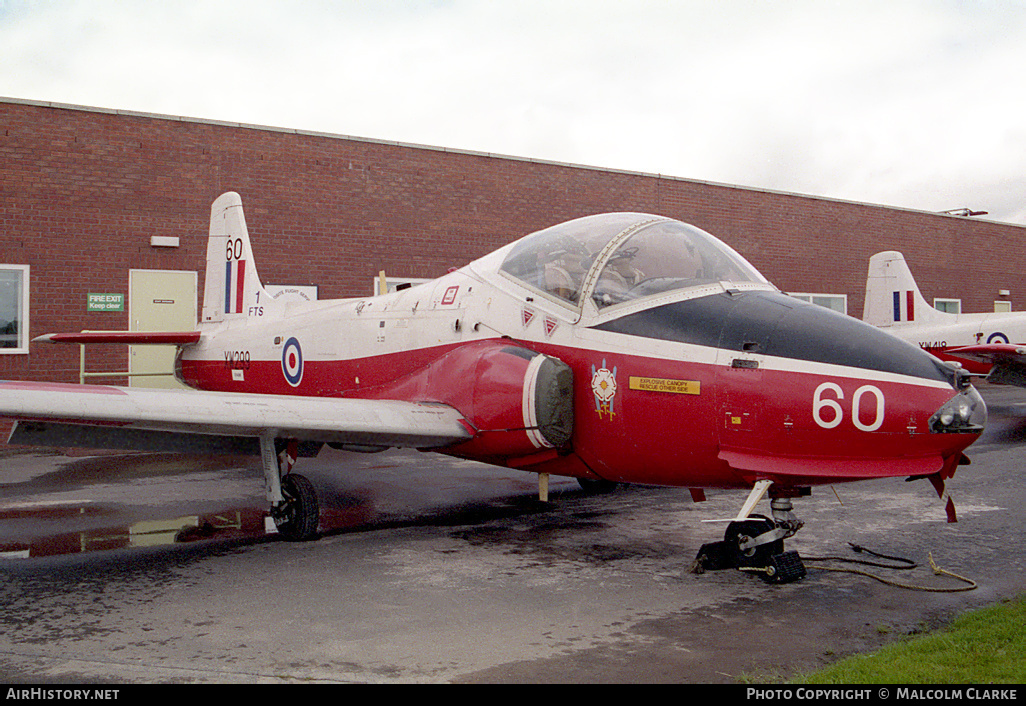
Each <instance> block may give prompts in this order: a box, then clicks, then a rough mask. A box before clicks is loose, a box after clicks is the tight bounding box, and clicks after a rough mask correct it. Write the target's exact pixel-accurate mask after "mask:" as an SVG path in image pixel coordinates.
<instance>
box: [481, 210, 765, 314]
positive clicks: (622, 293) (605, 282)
mask: <svg viewBox="0 0 1026 706" xmlns="http://www.w3.org/2000/svg"><path fill="white" fill-rule="evenodd" d="M501 270H502V271H503V272H505V273H506V274H508V275H510V276H511V277H514V278H515V279H518V280H520V281H521V282H523V283H525V284H527V285H528V286H530V287H532V288H533V289H536V290H538V291H540V292H543V293H545V294H547V295H549V296H551V297H554V298H556V299H557V300H559V301H561V302H565V303H567V304H571V305H573V306H581V305H582V303H583V299H584V298H586V297H591V299H592V301H594V302H595V305H596V306H597V307H598V308H599V309H603V308H605V307H609V306H613V305H615V304H621V303H624V302H629V301H633V300H635V299H640V298H643V297H648V296H652V295H654V294H662V293H665V292H670V291H673V290H679V289H690V288H693V287H699V286H702V285H709V284H714V283H725V284H726V283H730V284H746V283H753V284H760V285H768V284H769V283H768V282H767V281H766V279H765V278H764V277H763V276H762V275H761V274H759V272H758V271H757V270H756V269H755V268H754V267H752V266H751V265H750V264H749V263H748V262H747V261H746V260H745V259H744V258H743V257H741V256H740V255H738V254H737V253H736V252H735V251H734V250H732V249H731V248H730V247H729V246H727V245H726V244H725V243H723V242H721V241H719V240H717V239H716V238H714V237H713V236H711V235H709V234H708V233H706V232H705V231H702V230H700V229H698V228H695V227H694V226H690V225H687V224H685V223H682V222H680V221H675V220H671V219H668V218H663V217H660V216H651V215H647V214H643V213H608V214H602V215H598V216H588V217H586V218H579V219H577V220H574V221H569V222H567V223H561V224H559V225H556V226H552V227H551V228H546V229H545V230H541V231H538V232H537V233H533V234H531V235H529V236H527V237H525V238H523V239H522V240H520V241H519V242H518V243H517V244H516V245H515V246H514V247H513V248H512V249H511V250H510V251H509V254H508V255H507V256H506V259H505V260H503V263H502V267H501Z"/></svg>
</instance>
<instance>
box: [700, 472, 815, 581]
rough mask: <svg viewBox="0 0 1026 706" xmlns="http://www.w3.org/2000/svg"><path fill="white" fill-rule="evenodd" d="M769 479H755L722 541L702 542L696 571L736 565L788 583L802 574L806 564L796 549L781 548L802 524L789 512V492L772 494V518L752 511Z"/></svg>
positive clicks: (736, 567)
mask: <svg viewBox="0 0 1026 706" xmlns="http://www.w3.org/2000/svg"><path fill="white" fill-rule="evenodd" d="M771 483H772V482H771V481H760V482H759V483H756V485H755V488H753V489H752V492H751V494H750V495H749V496H748V500H747V501H746V502H745V505H744V507H743V508H742V511H741V512H740V513H739V514H738V516H737V517H736V518H735V519H734V520H733V521H732V522H730V524H728V525H727V530H726V532H724V534H723V541H721V542H712V543H710V544H703V545H702V548H701V549H700V550H699V552H698V556H697V557H696V558H695V561H694V563H693V565H692V570H693V571H694V572H695V573H702V572H704V571H716V570H720V569H738V570H740V571H745V572H750V573H755V574H758V575H759V576H760V577H761V578H762V579H763V580H765V581H767V582H769V583H790V582H791V581H797V580H799V579H801V578H803V577H804V576H805V565H804V564H803V563H802V560H801V557H800V556H799V555H798V552H796V551H785V550H784V539H786V538H788V537H791V536H793V535H794V534H795V533H796V532H797V531H798V530H799V529H800V528H801V527H802V524H803V523H802V522H801V521H800V520H798V519H797V518H796V517H795V516H794V515H793V514H792V513H791V509H792V504H791V495H792V493H789V492H788V493H776V494H775V495H776V497H773V499H772V510H773V519H770V518H768V517H765V516H763V515H752V514H751V510H752V508H754V507H755V505H756V503H758V501H759V500H760V499H761V498H762V496H763V495H765V493H766V491H767V490H769V488H770V485H771ZM798 494H807V493H806V492H805V491H801V492H800V493H798Z"/></svg>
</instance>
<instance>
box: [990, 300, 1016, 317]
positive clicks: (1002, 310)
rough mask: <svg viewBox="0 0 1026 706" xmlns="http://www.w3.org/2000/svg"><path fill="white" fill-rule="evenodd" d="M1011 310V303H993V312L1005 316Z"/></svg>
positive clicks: (999, 301)
mask: <svg viewBox="0 0 1026 706" xmlns="http://www.w3.org/2000/svg"><path fill="white" fill-rule="evenodd" d="M1011 310H1012V302H1009V301H1001V300H998V301H996V302H994V311H996V312H997V313H999V314H1007V313H1009V312H1010V311H1011Z"/></svg>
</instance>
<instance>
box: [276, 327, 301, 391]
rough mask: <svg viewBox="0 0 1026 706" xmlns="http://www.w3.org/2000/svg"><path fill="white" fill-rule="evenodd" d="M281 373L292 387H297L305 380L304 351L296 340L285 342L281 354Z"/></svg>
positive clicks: (291, 339)
mask: <svg viewBox="0 0 1026 706" xmlns="http://www.w3.org/2000/svg"><path fill="white" fill-rule="evenodd" d="M281 372H282V374H284V375H285V380H287V381H288V383H289V384H290V385H292V387H297V386H298V385H299V383H300V381H301V380H302V379H303V350H302V349H301V348H300V347H299V341H298V340H296V339H295V338H290V339H289V340H287V341H285V348H283V349H282V352H281Z"/></svg>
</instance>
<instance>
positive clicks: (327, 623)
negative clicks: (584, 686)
mask: <svg viewBox="0 0 1026 706" xmlns="http://www.w3.org/2000/svg"><path fill="white" fill-rule="evenodd" d="M982 391H983V393H984V396H985V397H986V398H987V400H988V405H989V407H990V409H991V423H990V425H989V427H988V431H987V433H986V434H985V435H984V437H983V438H982V439H981V440H980V441H979V442H978V443H977V444H976V445H975V446H974V447H972V448H971V449H970V452H971V453H970V456H971V457H972V460H973V463H972V465H970V466H968V467H965V468H963V469H961V470H960V471H959V473H958V474H957V475H956V476H955V478H954V480H953V481H951V482H950V483H949V486H948V488H949V491H950V492H951V494H952V496H953V498H954V500H955V503H956V506H957V508H958V513H959V522H958V523H955V524H949V523H947V522H946V521H945V512H944V507H943V505H942V504H941V503H940V501H939V500H938V499H937V496H936V494H935V492H934V490H933V488H932V487H931V486H930V485H929V484H928V483H925V482H916V483H905V482H903V481H902V480H888V481H878V482H871V483H863V484H854V485H848V486H844V485H842V486H837V487H835V488H833V489H820V490H817V491H815V492H814V493H813V496H812V497H810V498H803V499H800V500H798V501H797V503H796V508H795V510H796V514H797V515H798V516H799V517H801V519H803V520H804V521H805V522H806V526H805V528H804V529H803V530H802V531H801V532H800V533H799V534H798V535H797V536H796V537H795V538H794V539H792V540H789V541H788V548H789V549H796V550H798V551H799V552H800V554H801V555H802V556H803V557H804V558H805V563H806V566H807V569H808V575H807V576H806V577H805V578H804V579H802V580H801V581H798V582H794V583H789V584H784V585H774V584H769V583H766V582H765V581H762V580H760V579H759V578H758V576H755V575H751V574H746V573H742V572H739V571H735V570H726V571H716V572H706V573H702V574H696V573H692V572H691V570H690V569H691V565H692V562H693V560H694V558H695V556H696V554H697V552H698V550H699V548H700V547H701V545H702V544H704V543H706V542H713V541H716V540H719V539H720V538H721V537H722V532H723V528H724V526H723V524H721V523H715V522H709V520H719V519H723V518H730V517H732V516H733V515H734V514H735V513H736V512H737V509H738V507H739V506H740V504H741V502H742V501H743V500H744V494H743V493H740V492H717V491H708V492H707V496H708V500H707V501H706V502H702V503H694V502H693V501H692V499H691V495H690V493H689V492H688V491H687V490H686V489H672V488H649V487H640V486H634V487H621V488H619V489H617V490H616V491H615V492H613V493H610V494H605V495H588V494H585V493H584V492H583V491H582V490H581V489H580V488H579V486H578V485H577V483H576V482H575V481H573V480H570V479H559V478H552V479H551V482H550V487H549V502H547V503H543V502H540V501H539V500H538V497H537V483H536V477H535V476H534V475H532V474H527V473H522V472H518V471H510V470H504V469H496V468H491V467H488V466H483V465H480V464H474V463H469V462H463V461H458V460H454V459H449V458H446V457H441V456H437V455H430V454H422V453H418V452H407V451H387V452H384V453H381V454H370V455H364V454H350V453H345V452H340V451H332V450H330V449H325V450H323V451H322V452H321V453H320V454H319V455H318V456H317V457H316V458H308V459H301V460H300V464H299V467H298V469H297V470H301V471H302V472H303V473H305V474H306V475H308V477H310V478H311V480H312V481H313V482H314V484H315V486H316V488H317V491H318V495H319V498H320V503H321V508H322V525H321V530H322V537H321V538H320V539H319V540H317V541H314V542H305V543H291V542H286V541H284V540H282V539H280V538H279V537H278V536H277V535H276V534H275V533H274V531H273V526H272V525H271V524H270V523H269V521H268V520H267V518H266V512H265V509H266V508H265V502H264V497H263V487H262V477H261V473H260V471H259V468H258V465H257V462H256V460H255V459H249V458H245V457H231V456H226V457H210V458H207V457H195V456H179V455H160V454H104V455H96V456H80V457H69V456H64V455H58V454H45V453H25V452H18V453H14V452H0V453H2V455H0V606H2V608H3V610H2V614H0V682H8V683H11V682H37V683H39V682H52V683H72V682H77V683H107V682H109V683H123V684H129V683H153V682H165V683H170V682H189V683H191V682H200V683H225V682H228V683H278V682H303V683H309V682H321V681H323V682H360V683H366V682H372V683H379V682H398V683H407V682H414V683H423V682H441V683H447V682H486V683H487V682H501V683H525V682H526V683H655V682H658V683H732V682H738V681H746V682H751V681H755V682H760V681H771V680H774V679H778V678H782V677H785V676H787V675H790V674H793V673H794V672H795V671H796V670H811V669H815V668H816V667H818V666H821V665H823V664H826V663H828V662H830V661H833V660H836V659H838V658H839V657H842V656H844V655H847V654H852V653H855V652H861V651H866V650H871V649H874V648H876V647H878V646H880V645H882V644H885V643H886V642H888V641H891V640H894V639H899V638H900V637H902V636H904V635H907V634H912V633H917V632H921V631H923V630H926V629H929V628H932V627H936V626H938V625H942V624H944V623H945V622H946V621H948V620H949V619H950V618H951V617H953V616H954V615H955V614H957V613H958V612H961V611H964V610H967V609H971V608H975V607H979V606H981V605H986V604H989V603H993V602H996V601H999V600H1001V599H1003V598H1006V597H1011V596H1015V595H1019V594H1022V593H1024V592H1026V572H1024V570H1023V569H1024V563H1026V549H1023V547H1022V546H1021V542H1020V541H1019V538H1020V537H1021V535H1022V528H1023V519H1024V510H1023V507H1024V503H1023V495H1024V493H1023V481H1022V479H1021V474H1020V472H1019V471H1020V467H1021V460H1022V456H1023V451H1024V450H1026V446H1024V445H1026V391H1023V390H1018V389H1011V388H998V387H986V386H984V387H983V388H982ZM763 511H766V508H763ZM849 542H854V543H856V544H859V545H861V546H864V547H866V548H868V549H871V550H873V551H877V552H880V553H883V554H887V555H891V556H899V557H903V558H908V559H910V560H912V561H914V562H916V563H917V566H916V568H914V569H912V570H907V571H897V570H889V569H882V568H875V567H872V568H867V567H864V566H863V567H860V566H856V565H851V564H848V563H845V562H840V561H836V560H830V561H826V560H818V559H817V558H821V557H836V556H839V557H843V558H856V559H866V558H867V556H866V555H865V554H855V553H854V552H852V550H851V548H850V546H849V544H848V543H849ZM931 558H932V559H933V560H934V561H935V562H936V564H937V565H938V566H940V567H942V568H944V569H946V570H948V571H950V572H953V573H955V574H957V575H958V576H960V577H962V578H961V579H960V578H954V577H951V576H948V575H937V574H934V573H933V572H932V571H931V570H930V567H929V561H930V559H931ZM830 568H840V569H846V568H856V569H859V570H864V571H867V572H868V573H871V574H873V575H874V576H877V577H881V578H885V579H888V580H891V581H893V583H884V582H882V581H881V580H877V579H875V578H872V577H869V576H866V575H860V574H855V573H843V572H839V571H833V570H826V569H830ZM963 579H964V580H963ZM966 581H972V582H975V588H973V590H963V589H966V588H968V587H969V584H967V583H966ZM895 583H896V584H899V585H894V584H895Z"/></svg>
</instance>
